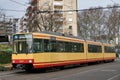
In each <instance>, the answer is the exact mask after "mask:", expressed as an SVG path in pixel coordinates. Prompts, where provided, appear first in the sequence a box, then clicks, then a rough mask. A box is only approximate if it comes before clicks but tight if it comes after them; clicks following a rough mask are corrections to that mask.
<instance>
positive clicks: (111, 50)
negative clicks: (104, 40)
mask: <svg viewBox="0 0 120 80" xmlns="http://www.w3.org/2000/svg"><path fill="white" fill-rule="evenodd" d="M104 50H105V53H114V52H115V50H114V47H108V46H105V47H104Z"/></svg>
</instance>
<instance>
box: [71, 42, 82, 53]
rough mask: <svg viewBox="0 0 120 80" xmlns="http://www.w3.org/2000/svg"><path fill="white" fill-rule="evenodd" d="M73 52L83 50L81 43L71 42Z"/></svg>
mask: <svg viewBox="0 0 120 80" xmlns="http://www.w3.org/2000/svg"><path fill="white" fill-rule="evenodd" d="M72 51H73V52H84V46H83V43H73V49H72Z"/></svg>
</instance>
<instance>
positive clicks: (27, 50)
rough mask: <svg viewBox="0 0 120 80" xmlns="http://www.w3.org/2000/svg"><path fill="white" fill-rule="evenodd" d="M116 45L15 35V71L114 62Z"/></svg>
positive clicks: (58, 36) (45, 35) (56, 36)
mask: <svg viewBox="0 0 120 80" xmlns="http://www.w3.org/2000/svg"><path fill="white" fill-rule="evenodd" d="M115 58H116V54H115V52H114V45H112V44H106V43H101V42H93V41H88V40H83V39H80V38H78V37H74V36H65V35H62V34H53V33H42V32H41V33H18V34H14V36H13V54H12V65H13V68H17V67H20V68H22V69H25V70H32V69H42V68H49V67H61V66H67V65H74V64H75V65H76V64H82V63H90V62H102V61H103V62H104V61H114V60H115Z"/></svg>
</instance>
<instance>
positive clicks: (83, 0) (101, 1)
mask: <svg viewBox="0 0 120 80" xmlns="http://www.w3.org/2000/svg"><path fill="white" fill-rule="evenodd" d="M13 1H16V2H19V3H21V4H26V6H27V2H28V1H29V0H0V8H2V9H10V10H24V11H25V10H26V6H24V5H20V4H17V3H15V2H13ZM115 3H117V4H120V0H78V9H88V8H90V7H98V6H101V7H106V6H107V5H109V4H110V5H113V4H115ZM5 13H6V14H7V16H10V17H17V18H20V17H22V16H23V15H24V12H21V11H20V12H19V11H5Z"/></svg>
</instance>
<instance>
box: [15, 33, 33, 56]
mask: <svg viewBox="0 0 120 80" xmlns="http://www.w3.org/2000/svg"><path fill="white" fill-rule="evenodd" d="M13 51H14V53H16V54H22V53H32V35H31V34H17V35H14V37H13Z"/></svg>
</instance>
